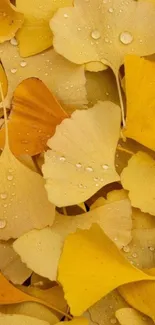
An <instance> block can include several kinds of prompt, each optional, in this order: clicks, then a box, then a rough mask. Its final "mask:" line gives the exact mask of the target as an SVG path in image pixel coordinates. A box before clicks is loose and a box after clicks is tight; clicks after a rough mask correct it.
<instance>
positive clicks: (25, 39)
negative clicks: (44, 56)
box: [16, 0, 73, 57]
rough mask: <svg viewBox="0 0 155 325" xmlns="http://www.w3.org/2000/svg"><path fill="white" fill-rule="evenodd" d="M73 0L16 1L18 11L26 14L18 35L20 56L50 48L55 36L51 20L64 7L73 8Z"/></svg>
mask: <svg viewBox="0 0 155 325" xmlns="http://www.w3.org/2000/svg"><path fill="white" fill-rule="evenodd" d="M72 2H73V1H72V0H57V1H55V0H46V1H44V2H43V1H42V0H35V1H33V2H32V1H31V0H28V1H26V2H25V1H23V0H16V7H17V9H18V10H19V11H20V12H22V13H23V14H24V17H25V20H24V24H23V26H22V28H21V29H20V30H19V31H18V33H17V39H18V41H19V49H20V55H21V56H23V57H27V56H30V55H34V54H37V53H39V52H42V51H44V50H46V49H47V48H49V47H50V46H51V45H52V42H53V35H52V32H51V29H50V27H49V20H50V19H51V18H52V17H53V14H54V13H55V12H56V11H57V10H58V9H59V8H62V7H66V6H71V5H72Z"/></svg>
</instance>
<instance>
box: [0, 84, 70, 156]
mask: <svg viewBox="0 0 155 325" xmlns="http://www.w3.org/2000/svg"><path fill="white" fill-rule="evenodd" d="M66 117H68V115H67V114H66V113H65V111H64V110H63V109H62V107H61V106H60V104H59V103H58V102H57V100H56V98H55V97H54V96H53V95H52V93H51V92H50V91H49V90H48V88H47V87H46V86H45V85H44V84H43V82H42V81H41V80H39V79H36V78H30V79H26V80H24V81H23V82H22V83H21V84H19V86H18V87H17V88H16V90H15V92H14V96H13V100H12V110H11V114H10V119H9V122H8V132H9V139H10V141H9V144H10V149H11V151H12V152H13V153H14V154H15V155H16V156H18V155H21V154H24V153H27V154H29V155H30V156H33V155H36V154H38V153H40V152H43V151H44V150H45V149H46V147H47V145H46V143H47V140H48V139H49V138H50V137H51V136H52V135H53V134H54V132H55V129H56V126H57V125H58V124H60V123H61V121H62V120H63V119H64V118H66ZM4 143H5V128H2V129H1V130H0V147H1V148H3V147H4Z"/></svg>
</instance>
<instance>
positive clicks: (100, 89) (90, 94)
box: [85, 69, 119, 107]
mask: <svg viewBox="0 0 155 325" xmlns="http://www.w3.org/2000/svg"><path fill="white" fill-rule="evenodd" d="M85 74H86V90H87V98H88V103H89V106H90V107H91V106H93V105H95V104H96V103H97V102H98V101H99V100H101V101H106V100H110V101H112V102H113V103H115V104H119V97H118V91H117V86H116V80H115V77H114V74H113V72H112V71H111V70H110V69H108V70H106V71H104V72H97V73H96V72H86V73H85Z"/></svg>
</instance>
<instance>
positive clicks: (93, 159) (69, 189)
mask: <svg viewBox="0 0 155 325" xmlns="http://www.w3.org/2000/svg"><path fill="white" fill-rule="evenodd" d="M119 132H120V109H119V107H118V106H116V105H115V104H113V103H112V102H98V104H96V105H95V106H94V107H93V108H90V109H89V110H87V111H85V110H83V111H76V112H74V113H73V114H72V116H71V118H70V119H65V120H64V121H63V122H62V123H61V125H60V126H58V127H57V129H56V133H55V135H54V136H53V137H52V138H51V139H50V140H48V146H49V147H50V149H52V150H48V151H47V152H46V153H45V164H44V165H43V175H44V178H45V180H46V190H47V193H48V198H49V200H50V201H51V202H53V203H55V204H56V205H57V206H59V207H61V206H67V205H73V204H78V203H81V202H84V201H86V200H87V199H89V198H90V197H91V196H92V195H93V194H95V193H96V192H97V191H98V190H99V189H100V188H102V187H103V186H105V185H106V184H109V183H112V182H114V181H117V180H119V176H118V175H117V173H116V171H115V165H114V159H115V151H116V146H117V142H118V139H119ZM109 148H110V149H111V150H109Z"/></svg>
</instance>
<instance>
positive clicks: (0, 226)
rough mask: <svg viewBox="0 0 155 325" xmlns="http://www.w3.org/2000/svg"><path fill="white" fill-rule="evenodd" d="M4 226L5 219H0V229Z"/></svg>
mask: <svg viewBox="0 0 155 325" xmlns="http://www.w3.org/2000/svg"><path fill="white" fill-rule="evenodd" d="M5 227H6V220H5V219H0V229H3V228H5Z"/></svg>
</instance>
